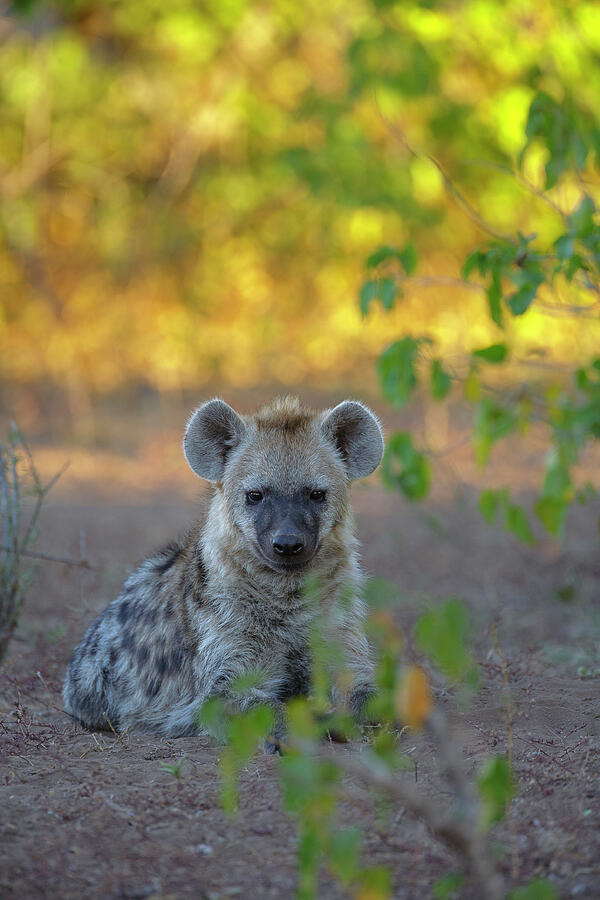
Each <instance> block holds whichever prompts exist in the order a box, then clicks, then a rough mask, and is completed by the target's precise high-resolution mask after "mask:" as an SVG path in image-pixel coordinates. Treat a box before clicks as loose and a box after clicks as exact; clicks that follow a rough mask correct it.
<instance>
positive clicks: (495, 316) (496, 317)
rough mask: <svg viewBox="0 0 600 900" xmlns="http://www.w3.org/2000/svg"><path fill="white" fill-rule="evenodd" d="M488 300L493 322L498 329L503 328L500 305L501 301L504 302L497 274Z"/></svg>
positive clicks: (489, 291)
mask: <svg viewBox="0 0 600 900" xmlns="http://www.w3.org/2000/svg"><path fill="white" fill-rule="evenodd" d="M487 298H488V308H489V312H490V316H491V318H492V321H493V322H495V323H496V325H497V326H498V328H502V327H503V322H502V306H501V305H500V301H501V300H502V284H501V282H500V276H499V275H498V273H497V272H494V274H493V276H492V281H491V284H490V286H489V288H488V290H487Z"/></svg>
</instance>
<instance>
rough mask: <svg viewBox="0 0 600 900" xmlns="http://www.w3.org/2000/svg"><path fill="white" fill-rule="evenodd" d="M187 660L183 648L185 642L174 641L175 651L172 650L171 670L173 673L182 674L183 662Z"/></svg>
mask: <svg viewBox="0 0 600 900" xmlns="http://www.w3.org/2000/svg"><path fill="white" fill-rule="evenodd" d="M184 659H185V651H184V648H183V642H182V641H181V640H180V641H174V646H173V649H172V650H171V659H170V664H169V668H170V671H171V672H172V673H174V672H180V671H181V667H182V666H183V661H184Z"/></svg>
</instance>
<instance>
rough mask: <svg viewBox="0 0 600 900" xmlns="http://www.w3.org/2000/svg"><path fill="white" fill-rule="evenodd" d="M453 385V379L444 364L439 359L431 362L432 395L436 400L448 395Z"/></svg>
mask: <svg viewBox="0 0 600 900" xmlns="http://www.w3.org/2000/svg"><path fill="white" fill-rule="evenodd" d="M451 385H452V379H451V377H450V375H448V373H447V372H446V370H445V369H444V367H443V366H442V362H441V360H439V359H434V360H433V361H432V363H431V396H432V397H434V399H435V400H443V399H444V397H446V396H447V394H448V391H449V390H450V387H451Z"/></svg>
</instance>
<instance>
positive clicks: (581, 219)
mask: <svg viewBox="0 0 600 900" xmlns="http://www.w3.org/2000/svg"><path fill="white" fill-rule="evenodd" d="M595 212H596V207H595V206H594V201H593V200H592V198H591V197H589V196H588V195H587V194H584V196H583V199H582V200H581V203H580V204H579V206H578V207H577V209H576V210H575V211H574V212H573V213H572V214H571V215H570V216H569V218H568V222H569V225H570V227H571V230H572V231H573V233H574V234H575V236H576V237H578V238H586V237H588V235H590V234H591V233H592V232H593V231H594V228H595V226H594V213H595Z"/></svg>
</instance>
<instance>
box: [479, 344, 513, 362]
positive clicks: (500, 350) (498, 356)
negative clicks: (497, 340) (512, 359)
mask: <svg viewBox="0 0 600 900" xmlns="http://www.w3.org/2000/svg"><path fill="white" fill-rule="evenodd" d="M471 356H475V357H477V358H478V359H485V361H486V362H489V363H496V364H497V363H502V362H504V360H505V359H506V357H507V356H508V346H507V344H490V346H489V347H482V348H481V349H480V350H473V352H472V354H471Z"/></svg>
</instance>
